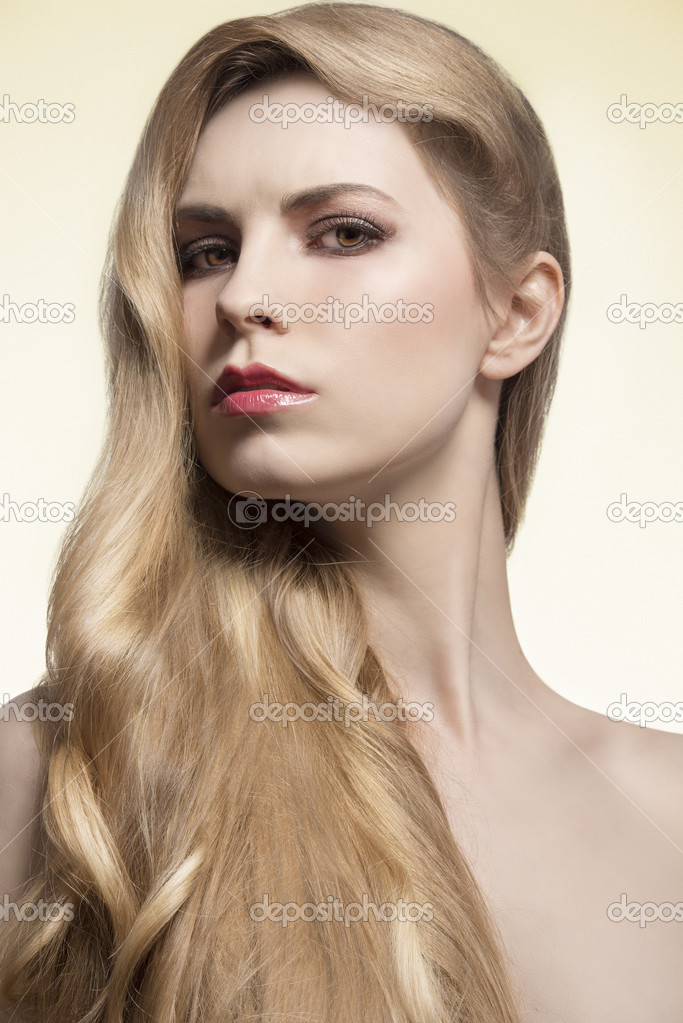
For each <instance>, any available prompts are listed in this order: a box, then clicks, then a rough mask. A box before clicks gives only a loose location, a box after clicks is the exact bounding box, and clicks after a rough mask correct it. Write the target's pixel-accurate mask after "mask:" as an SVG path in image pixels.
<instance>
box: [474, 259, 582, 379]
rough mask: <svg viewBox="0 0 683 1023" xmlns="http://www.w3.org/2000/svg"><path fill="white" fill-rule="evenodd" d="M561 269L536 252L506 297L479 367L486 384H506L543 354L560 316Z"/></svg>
mask: <svg viewBox="0 0 683 1023" xmlns="http://www.w3.org/2000/svg"><path fill="white" fill-rule="evenodd" d="M563 305H564V279H563V274H562V268H561V267H560V264H559V263H558V262H557V260H556V259H555V257H554V256H551V255H550V253H549V252H536V253H535V255H534V257H533V260H532V262H531V264H530V265H529V266H528V268H527V270H526V271H525V274H524V277H523V279H522V280H521V281H520V283H519V284H518V286H517V287H516V288H515V290H514V291H513V292H512V294H510V295H509V296H508V299H507V303H506V307H505V309H504V311H503V318H502V320H501V322H499V324H498V326H497V327H496V328H495V331H494V333H493V334H492V336H491V338H490V340H489V343H488V345H487V346H486V351H485V352H484V355H483V356H482V359H481V362H480V364H479V372H480V373H481V375H482V376H484V377H486V378H487V379H489V380H506V379H507V378H508V377H511V376H514V375H515V373H519V372H520V371H521V370H523V369H524V367H525V366H528V365H529V364H530V363H531V362H533V361H534V359H535V358H537V356H538V355H540V353H541V352H542V351H543V349H544V347H545V345H546V344H547V343H548V341H549V340H550V337H551V336H552V333H553V331H554V329H555V327H556V326H557V322H558V320H559V318H560V315H561V313H562V307H563Z"/></svg>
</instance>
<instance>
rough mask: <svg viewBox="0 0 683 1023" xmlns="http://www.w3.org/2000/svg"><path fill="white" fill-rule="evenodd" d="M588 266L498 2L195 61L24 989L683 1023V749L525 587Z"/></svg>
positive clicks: (136, 217)
mask: <svg viewBox="0 0 683 1023" xmlns="http://www.w3.org/2000/svg"><path fill="white" fill-rule="evenodd" d="M372 104H374V108H373V107H372V106H371V105H372ZM359 111H360V113H359ZM366 111H367V113H366ZM568 293H569V246H568V242H567V235H566V229H565V223H564V214H563V207H562V198H561V192H560V187H559V183H558V180H557V175H556V171H555V167H554V162H553V158H552V154H551V152H550V149H549V146H548V143H547V140H546V138H545V135H544V133H543V130H542V127H541V125H540V123H539V121H538V119H537V117H536V115H535V114H534V112H533V111H532V110H531V108H530V106H529V104H528V102H527V101H526V100H525V99H524V97H523V96H522V95H521V93H520V92H519V90H518V89H517V88H516V87H515V86H514V85H513V84H512V83H511V82H510V81H509V79H508V78H507V77H506V75H505V74H504V73H503V72H502V71H501V70H500V69H499V68H498V67H497V66H496V65H495V64H494V63H493V62H492V61H491V60H490V58H488V57H487V56H485V55H484V54H483V53H482V52H481V51H479V50H478V49H477V48H476V47H475V46H473V45H472V44H471V43H469V42H468V41H467V40H465V39H463V38H462V37H461V36H459V35H457V34H456V33H454V32H452V31H450V30H448V29H446V28H444V27H442V26H440V25H437V24H434V23H432V22H427V21H424V20H421V19H419V18H416V17H415V16H412V15H408V14H403V13H401V12H398V11H394V10H388V9H384V8H379V7H372V6H368V5H346V4H336V3H334V4H323V5H315V4H313V5H307V6H304V7H299V8H293V9H292V10H290V11H286V12H284V13H282V14H280V15H276V16H272V17H259V18H247V19H241V20H238V21H233V22H229V23H227V24H226V25H223V26H220V27H219V28H217V29H215V30H214V31H212V32H210V33H209V34H208V35H207V36H205V37H204V38H203V39H202V40H200V42H199V43H197V44H196V46H195V47H193V49H192V50H191V51H190V52H189V53H188V55H187V56H186V57H185V58H184V60H183V61H182V62H181V63H180V65H179V66H178V68H177V69H176V71H175V72H174V73H173V75H172V76H171V78H170V79H169V82H168V83H167V85H166V86H165V87H164V89H163V91H162V93H161V95H160V97H159V100H158V102H157V104H156V106H155V108H154V110H153V112H152V115H151V117H150V120H149V122H148V125H147V127H146V130H145V133H144V136H143V139H142V141H141V144H140V147H139V149H138V152H137V154H136V158H135V161H134V165H133V168H132V170H131V174H130V176H129V179H128V183H127V186H126V189H125V192H124V195H123V199H122V202H121V206H120V209H119V212H118V216H117V221H116V225H115V228H114V231H113V235H112V245H111V258H110V261H109V264H108V267H107V270H106V273H105V277H104V291H103V310H104V317H103V324H104V328H105V332H106V336H107V339H108V344H109V354H110V362H109V370H110V382H111V410H110V427H109V432H108V436H107V441H106V444H105V448H104V450H103V453H102V456H101V459H100V462H99V464H98V466H97V467H96V470H95V473H94V475H93V478H92V482H91V485H90V487H89V490H88V493H87V494H86V498H85V500H84V501H83V503H82V506H81V508H80V510H79V513H78V515H77V517H76V520H75V522H74V526H73V529H72V530H71V532H70V534H69V536H68V538H67V541H66V543H65V545H64V549H63V552H62V557H61V561H60V566H59V570H58V573H57V576H56V580H55V583H54V587H53V591H52V596H51V605H50V629H49V636H48V673H47V675H46V678H45V680H44V682H43V684H42V686H41V687H39V688H38V689H37V690H36V691H34V692H33V693H29V694H26V698H27V699H33V700H36V699H38V698H43V699H45V700H49V701H50V702H51V703H53V704H57V705H58V707H62V708H64V707H70V708H73V713H72V714H70V715H65V716H64V718H63V719H62V720H60V721H58V722H50V721H44V722H42V723H41V725H40V727H36V728H35V734H36V740H37V742H38V744H39V746H40V750H41V754H42V759H41V761H40V763H39V764H38V762H37V761H36V759H35V757H33V755H32V754H31V755H29V753H28V752H27V751H26V752H24V753H23V754H22V756H23V757H24V760H25V762H26V764H27V769H26V771H25V772H24V778H25V779H26V781H25V789H26V792H25V794H24V796H20V797H19V798H15V799H14V800H13V802H12V805H11V807H10V808H9V811H10V812H9V813H8V815H7V821H8V823H6V824H5V825H4V828H5V831H4V833H3V836H2V837H3V838H4V841H3V842H2V846H5V845H7V844H8V842H10V841H11V839H13V838H14V836H15V835H17V834H19V833H20V832H21V833H22V834H25V835H30V834H31V830H30V828H29V827H28V825H29V822H30V820H31V817H32V816H33V812H32V806H31V800H32V798H33V795H32V794H33V791H34V782H35V786H36V788H37V790H38V791H39V793H40V796H39V799H40V815H39V821H38V824H39V825H40V827H39V828H38V824H35V825H34V826H33V827H34V831H33V834H34V835H35V838H36V842H39V843H40V844H41V846H42V850H43V851H42V855H41V857H40V858H38V857H35V858H34V859H32V860H31V862H30V864H25V865H24V867H23V872H22V868H21V864H18V863H17V856H18V855H19V853H17V852H16V850H15V852H14V853H11V852H10V853H9V856H10V857H11V856H13V857H14V858H13V859H10V858H8V853H7V851H6V852H3V854H2V856H3V857H4V859H3V865H2V868H1V869H2V871H3V877H4V878H5V881H4V882H2V883H3V884H4V888H3V890H5V891H8V890H12V891H14V890H15V887H16V891H17V892H19V893H20V898H19V902H21V903H22V904H23V903H25V902H26V901H31V902H32V903H33V904H36V903H40V904H41V905H48V906H51V907H55V906H56V907H57V911H56V912H54V913H53V914H52V918H51V919H33V920H32V921H31V923H32V924H33V926H30V927H29V926H27V923H28V919H27V918H24V919H22V920H18V919H15V920H11V921H10V922H9V923H7V924H6V925H5V926H4V927H3V931H2V932H0V941H1V942H2V967H3V982H4V991H3V994H4V997H5V1000H6V1002H7V1003H8V1004H12V1005H13V1006H14V1007H15V1008H16V1012H15V1014H14V1015H12V1011H13V1010H11V1009H8V1010H7V1018H8V1019H9V1018H12V1019H15V1020H16V1019H18V1018H26V1019H31V1020H33V1019H40V1020H45V1021H53V1020H60V1021H64V1020H86V1019H87V1020H90V1021H95V1020H102V1021H106V1023H110V1021H111V1023H113V1021H115V1020H117V1021H124V1020H125V1021H126V1023H129V1021H130V1023H137V1021H141V1020H142V1019H143V1018H148V1017H150V1016H151V1017H152V1018H154V1019H158V1020H164V1021H166V1020H177V1021H180V1020H183V1021H186V1020H187V1021H194V1020H197V1021H198V1020H200V1019H201V1020H202V1021H211V1023H214V1021H216V1023H217V1021H219V1020H220V1021H224V1020H228V1019H230V1020H247V1019H249V1020H256V1019H260V1020H266V1019H268V1020H269V1021H272V1020H285V1019H287V1020H294V1019H296V1020H310V1021H313V1020H320V1021H322V1020H339V1021H344V1023H346V1021H354V1023H356V1021H358V1020H368V1021H370V1020H372V1021H380V1020H382V1021H384V1020H386V1021H390V1020H391V1021H399V1020H401V1021H408V1020H410V1021H421V1023H422V1021H424V1023H426V1021H430V1023H432V1021H434V1023H435V1021H439V1023H445V1021H446V1020H459V1021H462V1023H465V1021H468V1023H484V1021H485V1023H502V1021H510V1023H512V1021H521V1020H522V1019H524V1018H526V1017H527V1015H529V1014H531V1013H533V1014H534V1015H535V1018H536V1019H539V1020H551V1019H553V1020H556V1019H563V1020H567V1021H574V1020H576V1021H578V1020H582V1021H588V1023H593V1021H595V1023H597V1021H601V1023H602V1021H604V1020H605V1019H609V1018H613V1019H620V1020H625V1019H629V1018H633V1019H636V1018H638V1019H641V1018H644V1017H646V1016H648V1015H649V1016H651V1017H653V1018H657V1019H659V1020H670V1021H672V1023H673V1021H674V1020H678V1019H680V1016H681V1012H682V1011H683V996H681V994H680V993H679V992H678V991H677V990H676V987H675V984H674V982H673V980H672V978H673V977H674V976H675V972H674V970H673V967H674V964H675V963H676V962H677V961H678V960H680V954H681V951H683V945H682V942H681V938H680V937H679V935H678V932H677V930H676V929H675V928H673V927H668V928H667V927H665V926H664V924H663V921H660V922H653V923H651V924H650V925H649V927H648V928H645V927H640V926H635V925H633V926H630V929H629V924H628V923H627V922H624V921H623V920H622V921H619V923H620V926H619V925H618V921H617V917H618V914H617V913H616V911H614V910H613V909H611V910H610V907H611V906H612V905H613V904H614V903H618V901H619V899H620V896H621V894H622V893H627V895H628V899H629V902H631V901H633V900H634V899H640V901H641V902H643V901H648V900H649V901H652V900H655V899H656V900H658V901H660V902H661V901H662V900H666V899H669V900H671V899H672V898H674V897H675V896H676V895H677V888H676V886H677V883H678V884H679V885H680V880H681V875H682V871H681V859H680V852H681V848H679V847H683V833H682V831H683V829H682V828H681V824H680V821H679V819H678V818H679V814H678V803H677V801H676V800H675V799H674V798H673V797H674V796H675V795H677V794H679V793H680V782H679V781H675V782H672V780H671V779H672V776H674V777H676V778H677V779H678V778H680V776H681V774H680V766H681V748H680V741H679V740H678V739H677V737H675V736H673V735H666V734H664V733H657V734H653V733H647V735H644V734H643V733H642V732H640V731H639V730H638V729H636V728H633V727H632V726H628V725H624V726H620V725H615V724H614V723H612V722H608V721H607V720H606V719H604V718H602V717H600V716H599V715H595V714H592V713H590V712H588V711H585V710H583V709H581V708H579V707H575V706H573V705H572V704H569V703H567V701H565V700H563V699H562V698H561V697H559V696H558V695H557V694H556V693H554V692H553V691H552V690H551V689H550V688H549V687H548V686H547V685H546V684H545V683H543V682H542V681H541V679H540V678H538V676H537V675H536V674H535V673H534V671H533V669H532V668H531V666H530V665H529V664H528V662H527V661H526V659H525V657H524V655H523V653H522V651H521V649H520V647H519V644H518V642H517V639H516V635H515V630H514V625H513V621H512V616H511V611H510V605H509V599H508V591H507V580H506V570H505V558H506V553H507V552H508V551H509V550H510V548H511V545H512V543H513V540H514V537H515V532H516V529H517V526H518V523H519V521H520V518H521V515H522V513H523V509H524V503H525V499H526V496H527V493H528V488H529V485H530V481H531V477H532V473H533V468H534V464H535V460H536V457H537V454H538V447H539V443H540V438H541V433H542V429H543V423H544V418H545V415H546V412H547V409H548V405H549V402H550V399H551V396H552V391H553V386H554V381H555V375H556V371H557V360H558V350H559V343H560V338H561V334H562V329H563V325H564V318H565V315H566V308H567V298H568ZM359 309H360V310H361V312H360V313H359ZM364 310H365V311H364ZM406 708H408V711H406ZM67 717H69V718H70V719H69V720H67ZM3 729H4V735H5V743H4V747H3V748H4V750H5V752H4V754H3V756H4V757H5V758H9V757H10V756H15V755H17V754H18V753H19V752H20V751H21V749H22V748H23V747H22V744H24V746H25V749H26V750H28V749H29V748H30V744H28V743H27V740H26V730H25V729H20V728H18V727H14V728H12V729H11V731H10V730H9V729H7V728H5V726H4V723H3ZM43 786H44V798H43V794H42V793H43ZM29 795H30V797H31V798H29ZM22 815H23V816H22ZM22 828H24V829H25V831H22ZM10 829H11V830H10ZM24 843H25V844H24V846H23V847H21V846H19V845H18V843H15V844H16V845H17V847H18V848H23V851H24V853H26V852H27V845H28V840H27V839H25V840H24ZM2 846H0V847H2ZM10 848H11V847H10ZM29 875H30V876H29ZM0 881H2V878H0ZM46 915H47V914H43V916H46ZM617 963H618V964H619V966H620V967H622V968H623V967H626V970H625V971H624V972H625V973H626V977H624V976H623V975H620V974H619V973H618V972H617V971H616V970H615V966H616V964H617ZM636 968H637V969H638V971H639V976H638V978H637V980H634V981H633V982H629V974H632V972H633V971H635V969H636ZM629 1013H630V1014H631V1015H630V1016H629ZM20 1014H21V1016H20Z"/></svg>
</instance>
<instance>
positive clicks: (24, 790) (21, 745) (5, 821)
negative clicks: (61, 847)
mask: <svg viewBox="0 0 683 1023" xmlns="http://www.w3.org/2000/svg"><path fill="white" fill-rule="evenodd" d="M34 701H35V695H34V691H33V690H28V691H27V692H24V693H21V695H20V696H16V697H14V698H13V699H12V700H9V701H8V702H7V703H5V704H3V706H2V707H1V708H0V894H3V893H7V894H10V893H12V892H13V891H15V890H16V889H17V888H19V887H20V886H22V885H23V884H24V883H25V882H26V881H27V880H28V879H29V878H30V877H31V876H32V875H33V873H34V871H35V869H36V866H37V864H38V863H39V860H40V856H41V853H42V849H41V844H40V837H41V836H40V827H39V813H40V807H41V803H42V795H43V777H42V772H41V756H40V750H39V747H38V743H37V733H36V728H37V727H39V723H38V722H37V721H36V720H33V718H34V714H33V713H32V708H31V704H33V703H34Z"/></svg>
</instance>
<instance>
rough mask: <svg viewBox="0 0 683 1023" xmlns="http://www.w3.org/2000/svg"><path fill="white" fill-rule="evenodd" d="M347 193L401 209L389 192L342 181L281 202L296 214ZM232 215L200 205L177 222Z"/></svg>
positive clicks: (182, 213) (185, 208)
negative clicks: (363, 196)
mask: <svg viewBox="0 0 683 1023" xmlns="http://www.w3.org/2000/svg"><path fill="white" fill-rule="evenodd" d="M347 192H356V193H359V194H361V195H369V196H373V197H375V198H378V199H383V200H384V201H385V202H388V203H391V205H392V206H395V207H396V208H397V209H398V208H399V204H398V203H397V202H396V200H395V199H393V198H392V197H391V196H390V195H388V193H387V192H383V191H382V190H381V189H379V188H373V186H372V185H362V184H360V183H356V182H353V181H340V182H336V183H335V184H332V185H318V186H317V187H316V188H307V189H305V190H304V191H303V192H293V193H291V194H289V195H285V196H283V198H282V200H281V202H280V210H281V212H282V213H296V212H297V211H298V210H300V209H303V208H305V207H308V206H315V205H316V203H320V202H324V201H325V200H326V199H335V198H337V196H339V195H344V194H346V193H347ZM230 219H231V217H230V214H229V213H228V211H227V210H226V209H224V208H223V207H222V206H214V205H213V204H211V203H198V204H196V205H193V206H181V207H180V209H178V210H177V211H176V222H178V221H180V220H200V221H202V222H203V223H206V224H213V223H216V221H220V220H230Z"/></svg>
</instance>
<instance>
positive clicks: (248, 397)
mask: <svg viewBox="0 0 683 1023" xmlns="http://www.w3.org/2000/svg"><path fill="white" fill-rule="evenodd" d="M313 398H317V394H316V393H315V392H314V391H305V392H303V393H302V392H300V391H273V390H270V389H268V388H258V389H257V390H253V391H233V392H232V394H228V395H226V397H225V398H223V400H222V401H220V402H219V403H218V404H217V405H214V407H213V409H214V412H216V413H217V414H218V415H219V416H257V415H259V414H261V413H263V412H276V411H277V410H278V409H281V408H288V407H289V406H290V405H301V404H302V403H303V402H305V401H311V400H312V399H313Z"/></svg>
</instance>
